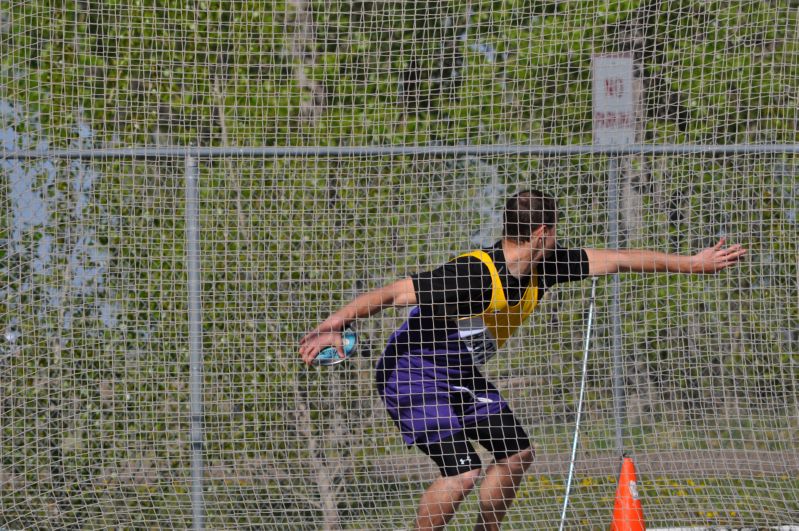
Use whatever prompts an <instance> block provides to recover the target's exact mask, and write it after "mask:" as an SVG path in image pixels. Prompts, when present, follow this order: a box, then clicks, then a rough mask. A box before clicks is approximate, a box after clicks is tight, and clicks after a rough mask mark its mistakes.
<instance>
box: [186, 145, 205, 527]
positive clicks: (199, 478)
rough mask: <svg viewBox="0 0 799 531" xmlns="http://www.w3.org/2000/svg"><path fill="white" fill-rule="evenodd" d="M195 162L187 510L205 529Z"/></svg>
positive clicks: (189, 216)
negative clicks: (188, 493)
mask: <svg viewBox="0 0 799 531" xmlns="http://www.w3.org/2000/svg"><path fill="white" fill-rule="evenodd" d="M198 180H199V170H198V166H197V159H196V158H195V157H194V156H192V155H187V156H186V249H187V257H186V258H187V269H188V292H189V293H188V295H189V392H190V395H191V398H190V400H191V508H192V522H193V526H192V527H193V529H195V530H202V529H204V528H205V522H204V519H205V505H204V501H203V440H204V436H203V350H202V349H203V342H202V300H201V298H200V289H201V284H200V282H201V281H200V220H199V218H200V215H199V192H198Z"/></svg>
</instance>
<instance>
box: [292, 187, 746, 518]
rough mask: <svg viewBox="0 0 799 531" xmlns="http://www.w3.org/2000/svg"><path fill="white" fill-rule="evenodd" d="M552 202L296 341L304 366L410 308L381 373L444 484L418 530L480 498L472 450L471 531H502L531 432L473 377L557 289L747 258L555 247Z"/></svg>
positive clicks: (516, 212)
mask: <svg viewBox="0 0 799 531" xmlns="http://www.w3.org/2000/svg"><path fill="white" fill-rule="evenodd" d="M556 222H557V208H556V205H555V200H554V199H552V198H550V197H547V196H545V195H544V194H542V193H541V192H539V191H536V190H529V191H524V192H520V193H518V194H516V195H514V196H513V197H511V198H510V199H508V201H507V204H506V208H505V219H504V232H503V235H502V239H501V240H500V241H498V242H497V243H496V244H495V245H494V246H493V247H491V248H489V249H483V250H475V251H471V252H468V253H465V254H462V255H460V256H458V257H456V258H455V259H454V260H452V261H450V262H448V263H447V264H445V265H443V266H441V267H439V268H438V269H435V270H433V271H428V272H423V273H418V274H416V275H413V276H411V277H410V278H405V279H402V280H399V281H397V282H394V283H392V284H389V285H387V286H385V287H382V288H379V289H376V290H374V291H370V292H368V293H364V294H362V295H360V296H358V297H356V298H355V299H354V300H353V301H352V302H350V303H349V304H347V305H345V306H344V307H343V308H341V309H340V310H338V311H336V312H335V313H333V314H332V315H331V316H330V317H328V318H327V319H326V320H325V321H324V322H322V323H321V324H320V325H319V326H317V327H316V328H315V329H314V330H312V331H311V332H309V333H308V334H307V335H306V336H305V337H303V338H302V339H301V340H300V355H301V357H302V360H303V361H304V362H305V363H307V364H311V362H312V361H313V359H314V357H315V356H316V354H317V353H318V352H319V351H320V350H321V349H322V348H324V347H326V346H328V345H335V346H336V347H337V348H338V350H339V352H340V355H342V356H343V352H342V349H341V334H340V332H341V331H342V330H343V329H344V328H345V327H346V326H347V325H349V324H350V323H351V322H353V321H354V320H356V319H359V318H363V317H367V316H369V315H373V314H375V313H377V312H379V311H381V310H383V309H384V308H387V307H389V306H408V305H415V306H414V308H413V309H412V310H411V311H410V314H409V317H408V320H407V321H406V322H405V323H404V324H403V325H402V326H401V327H400V328H399V329H398V330H397V331H396V332H395V333H394V334H393V335H392V336H391V338H390V339H389V341H388V346H387V347H386V349H385V351H384V353H383V356H382V357H381V359H380V361H379V362H378V364H377V390H378V392H379V393H380V396H381V397H382V399H383V402H384V403H385V405H386V409H387V410H388V414H389V415H390V416H391V418H392V419H393V420H394V422H395V423H396V425H397V426H398V427H399V429H400V432H401V433H402V437H403V439H404V440H405V442H406V443H407V444H408V445H415V446H416V447H418V448H419V449H420V450H421V451H422V452H424V453H425V454H427V455H428V456H430V458H431V459H432V460H433V461H435V463H436V464H437V465H438V468H439V469H440V471H441V477H440V478H438V479H437V480H436V481H434V482H433V483H432V485H430V486H429V487H428V488H427V490H426V491H425V492H424V494H423V495H422V497H421V500H420V503H419V508H418V511H417V516H416V524H415V528H416V529H441V528H443V527H444V525H446V523H447V522H448V521H449V519H450V518H451V517H452V515H453V514H454V513H455V511H456V509H457V508H458V505H459V504H460V502H461V501H462V500H463V499H464V498H465V497H466V495H467V494H468V493H469V492H470V491H471V490H472V489H473V488H474V487H475V485H476V484H477V482H478V479H479V477H480V475H481V471H482V464H481V462H480V458H479V457H478V455H477V453H476V452H475V450H474V448H473V446H472V444H471V442H470V440H474V441H477V442H479V443H480V444H481V445H482V446H483V447H485V448H486V449H487V450H488V451H489V452H491V454H492V455H493V458H494V459H493V462H492V463H491V464H490V465H489V466H488V467H487V468H486V470H485V475H484V476H483V478H482V481H481V483H480V489H479V501H480V515H479V517H478V521H477V525H476V529H498V527H499V524H500V522H501V521H502V519H503V518H504V516H505V513H506V512H507V510H508V507H509V506H510V504H511V503H512V501H513V499H514V497H515V495H516V490H517V488H518V487H519V485H520V483H521V481H522V477H523V475H524V472H525V470H526V469H527V468H528V467H529V466H530V464H531V463H532V461H533V449H532V446H531V443H530V440H529V438H528V436H527V433H526V432H525V431H524V428H523V427H522V426H521V424H520V423H519V422H518V420H517V419H516V417H515V416H514V415H513V413H512V412H511V410H510V408H509V406H508V403H507V402H506V401H505V400H504V399H503V398H502V396H501V395H500V393H499V391H498V390H497V388H496V387H495V386H494V385H493V384H492V383H491V382H489V381H488V380H486V379H485V378H484V377H483V375H482V374H481V372H480V366H481V365H483V364H484V363H485V362H486V360H488V359H489V358H491V357H492V356H494V355H495V354H496V353H497V350H498V349H499V348H500V347H501V346H502V345H503V344H504V343H505V341H506V340H507V339H508V338H509V337H510V336H511V335H512V334H513V332H514V331H515V330H516V329H517V328H518V327H519V326H520V325H521V324H522V323H523V322H524V321H525V319H526V318H527V317H528V316H529V315H530V314H531V313H532V312H533V310H534V309H535V307H536V305H537V304H538V301H539V300H540V299H541V296H542V294H543V292H544V291H545V290H546V289H547V288H549V287H551V286H553V285H555V284H557V283H559V282H567V281H573V280H580V279H583V278H585V277H587V276H595V275H608V274H613V273H616V272H620V271H636V272H660V271H663V272H672V273H715V272H717V271H720V270H722V269H724V268H726V267H728V266H730V265H733V264H735V263H736V262H737V261H738V260H739V259H740V258H741V256H743V254H744V253H745V252H746V251H745V249H743V248H742V247H741V246H740V245H733V246H731V247H727V248H724V240H723V239H722V240H720V241H719V242H718V243H717V244H716V245H715V246H713V247H710V248H708V249H705V250H703V251H701V252H699V253H697V254H695V255H693V256H681V255H675V254H665V253H660V252H655V251H646V250H618V251H617V250H601V249H565V248H562V247H560V246H558V245H557V243H556V240H555V225H556Z"/></svg>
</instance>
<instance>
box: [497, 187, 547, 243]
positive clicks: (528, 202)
mask: <svg viewBox="0 0 799 531" xmlns="http://www.w3.org/2000/svg"><path fill="white" fill-rule="evenodd" d="M557 221H558V207H557V204H556V203H555V199H554V198H552V197H549V196H546V195H544V194H543V193H542V192H540V191H538V190H523V191H521V192H519V193H517V194H516V195H514V196H513V197H510V198H508V201H507V202H506V203H505V224H504V228H503V232H502V237H503V238H507V239H511V240H516V241H519V242H525V241H528V240H529V239H530V238H531V237H532V235H533V231H534V230H536V229H537V228H538V227H540V226H541V225H546V226H548V227H554V226H555V223H557Z"/></svg>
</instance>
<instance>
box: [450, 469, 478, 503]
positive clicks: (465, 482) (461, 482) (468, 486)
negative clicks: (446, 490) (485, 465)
mask: <svg viewBox="0 0 799 531" xmlns="http://www.w3.org/2000/svg"><path fill="white" fill-rule="evenodd" d="M481 473H482V470H481V469H479V468H475V469H472V470H469V471H467V472H463V473H461V474H458V475H457V476H450V477H449V478H447V479H449V480H450V484H451V485H452V486H453V488H456V489H458V490H459V492H460V493H461V495H462V497H463V498H465V497H466V496H467V495H468V494H469V493H470V492H471V491H472V490H473V489H474V487H475V486H476V485H477V482H478V481H479V480H480V475H481Z"/></svg>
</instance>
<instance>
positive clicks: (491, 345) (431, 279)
mask: <svg viewBox="0 0 799 531" xmlns="http://www.w3.org/2000/svg"><path fill="white" fill-rule="evenodd" d="M587 275H588V260H587V258H586V256H585V252H584V251H583V250H582V249H565V248H561V247H558V248H557V249H556V250H555V251H554V252H553V253H552V255H551V256H549V257H548V258H547V260H546V261H545V262H544V263H542V264H540V265H539V266H538V268H536V270H535V271H533V272H532V273H531V274H530V275H529V276H527V277H523V278H517V277H514V276H513V275H511V274H510V272H509V271H508V267H507V264H506V262H505V256H504V253H503V252H502V246H501V244H500V242H498V243H497V244H496V245H494V246H493V247H491V248H488V249H483V250H474V251H470V252H467V253H463V254H461V255H459V256H457V257H456V258H454V259H453V260H451V261H449V262H447V263H446V264H444V265H443V266H441V267H439V268H437V269H434V270H432V271H428V272H423V273H419V274H416V275H413V276H412V279H413V282H414V288H415V290H416V297H417V302H418V305H419V312H418V313H419V317H418V318H417V319H414V320H412V321H411V322H409V325H410V328H411V331H413V329H414V328H416V329H417V331H418V332H420V334H418V335H417V334H414V337H418V338H419V340H420V341H422V342H424V343H431V342H433V343H443V342H447V341H452V338H453V337H459V338H460V342H461V343H462V344H463V346H464V347H465V348H466V349H467V350H468V351H469V352H471V354H472V360H473V363H474V364H476V365H481V364H483V363H485V361H486V360H488V359H490V358H491V357H493V356H494V355H495V354H496V352H497V350H498V349H499V348H500V347H502V345H504V344H505V343H506V342H507V340H508V339H509V338H510V337H511V336H512V335H513V334H514V332H515V331H516V330H517V329H518V328H519V327H520V326H521V325H522V324H523V323H524V322H525V321H526V320H527V318H528V317H529V316H530V314H532V312H533V311H534V310H535V308H536V305H537V304H538V301H539V300H540V298H541V296H542V294H543V292H544V291H545V290H546V289H547V288H548V287H550V286H552V285H554V284H557V283H559V282H568V281H572V280H581V279H583V278H585V277H586V276H587Z"/></svg>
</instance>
